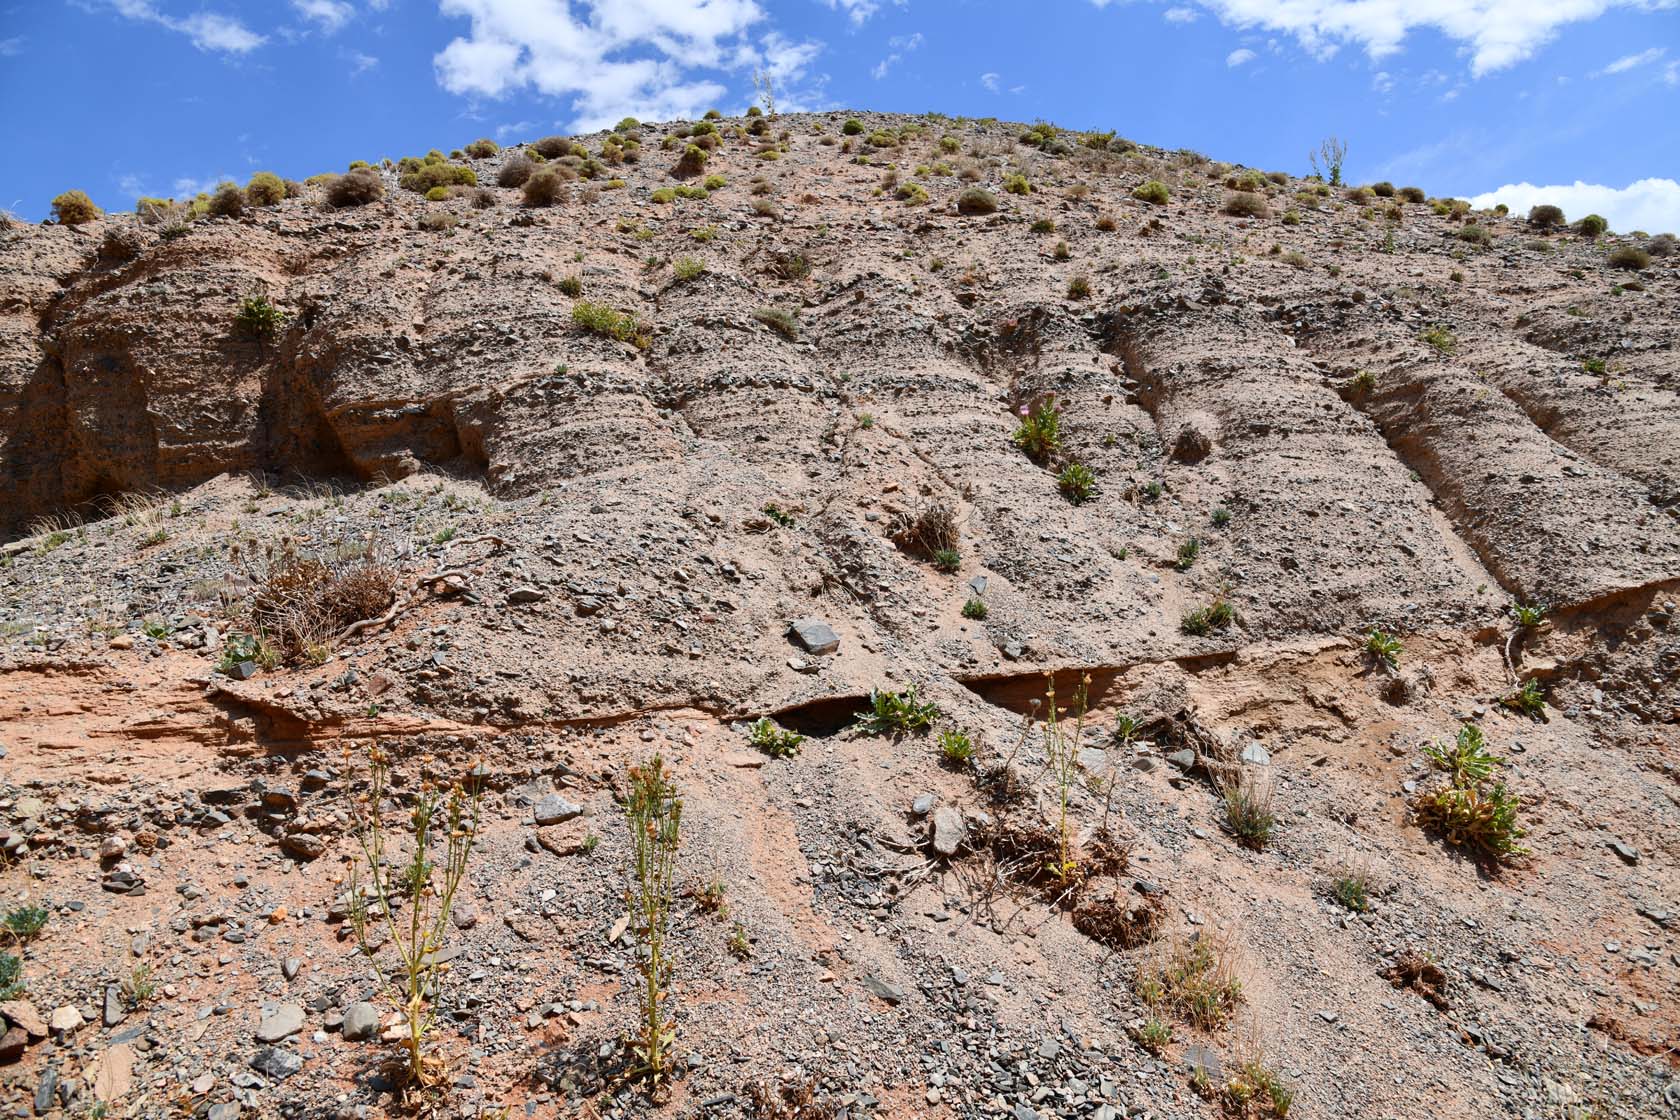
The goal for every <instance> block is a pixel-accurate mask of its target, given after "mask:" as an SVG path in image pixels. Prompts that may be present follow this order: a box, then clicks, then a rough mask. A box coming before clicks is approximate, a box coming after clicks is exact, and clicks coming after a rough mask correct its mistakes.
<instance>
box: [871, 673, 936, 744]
mask: <svg viewBox="0 0 1680 1120" xmlns="http://www.w3.org/2000/svg"><path fill="white" fill-rule="evenodd" d="M855 718H856V719H857V721H858V726H859V727H861V728H862V729H863V730H864V732H865V733H867V734H870V735H891V736H893V737H895V738H896V737H897V736H900V735H920V734H922V733H923V732H925V731H927V730H928V729H929V728H931V727H932V726H933V724H934V721H935V720H937V719H938V718H939V707H938V706H937V705H936V704H934V703H933V701H931V700H928V701H923V700H922V699H921V698H920V697H919V696H917V694H916V686H915V685H913V684H912V685H910V686H909V687H908V688H905V689H904V690H903V691H902V692H888V691H887V690H886V689H882V688H875V689H871V690H870V693H869V710H868V711H863V712H859V713H857V715H856V717H855Z"/></svg>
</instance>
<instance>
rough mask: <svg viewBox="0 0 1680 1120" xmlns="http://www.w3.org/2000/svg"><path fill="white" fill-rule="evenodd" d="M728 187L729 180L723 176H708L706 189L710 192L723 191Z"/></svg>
mask: <svg viewBox="0 0 1680 1120" xmlns="http://www.w3.org/2000/svg"><path fill="white" fill-rule="evenodd" d="M728 185H729V180H728V179H725V178H724V177H723V176H722V175H708V176H706V182H705V187H706V189H707V190H709V191H721V190H722V189H723V188H724V187H727V186H728Z"/></svg>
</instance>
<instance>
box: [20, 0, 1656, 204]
mask: <svg viewBox="0 0 1680 1120" xmlns="http://www.w3.org/2000/svg"><path fill="white" fill-rule="evenodd" d="M7 2H8V0H0V105H3V106H4V112H3V114H0V120H3V123H0V144H3V145H4V150H5V151H7V152H8V153H11V158H8V160H7V161H6V164H5V166H4V168H3V169H0V207H4V208H7V209H9V210H11V211H12V212H14V213H16V214H18V215H20V216H22V217H24V218H27V219H31V220H33V219H37V218H40V217H42V216H43V215H45V214H46V213H47V212H48V207H49V203H50V200H51V198H52V197H53V195H54V194H56V193H57V192H58V191H60V190H63V189H65V188H68V187H80V188H82V189H84V190H86V191H87V192H88V193H89V194H90V195H92V196H93V198H94V200H95V201H97V202H99V203H100V204H102V205H104V206H107V207H111V208H122V209H127V208H130V207H132V205H133V202H134V198H135V197H136V196H137V195H138V194H142V193H144V194H157V195H178V194H184V193H190V192H191V191H193V190H197V189H202V188H203V187H205V186H206V185H210V184H213V183H214V182H215V181H216V180H218V179H219V178H222V177H232V178H236V179H239V180H241V181H243V180H244V179H246V178H248V177H249V176H250V174H251V173H252V172H253V171H257V170H273V171H276V172H279V173H280V174H282V175H285V176H288V177H293V178H302V177H304V176H307V175H310V174H313V173H315V172H318V171H326V170H341V169H343V167H344V166H345V164H346V163H347V162H348V161H350V160H352V159H375V158H379V157H381V156H392V157H397V156H401V155H405V154H413V153H421V152H424V151H425V150H426V149H428V148H431V147H440V148H444V149H446V150H447V149H449V148H451V147H456V146H459V145H461V144H463V143H465V142H467V141H469V140H471V139H473V138H475V137H478V136H491V137H494V138H496V139H498V140H502V141H508V140H520V139H530V138H533V137H536V136H541V135H547V134H550V133H554V132H571V131H575V130H578V129H587V128H595V127H599V126H601V125H602V124H606V123H611V122H612V121H616V120H617V119H618V118H619V117H621V116H624V115H627V114H628V115H633V116H638V117H642V118H645V119H666V118H670V117H678V116H687V117H692V116H697V115H698V114H699V113H701V112H703V111H704V110H705V109H707V108H709V107H711V106H714V105H715V106H717V107H719V108H721V109H723V110H725V111H726V112H734V111H739V110H741V109H742V108H744V107H745V106H746V105H747V104H749V103H750V102H751V100H752V97H753V83H752V74H753V71H754V70H755V69H759V70H766V71H768V72H769V73H771V74H772V75H773V77H774V83H775V87H776V89H777V97H778V101H779V103H780V105H781V107H782V108H784V109H788V108H809V109H826V108H837V107H846V108H871V109H883V110H894V111H903V112H923V111H928V110H938V111H940V112H944V113H948V114H952V115H967V116H997V117H1001V118H1004V119H1011V120H1021V121H1032V120H1035V119H1040V118H1042V119H1045V120H1050V121H1053V122H1055V123H1057V124H1059V125H1062V126H1064V127H1069V128H1102V129H1117V130H1118V131H1119V132H1120V134H1121V135H1124V136H1127V137H1129V138H1131V139H1134V140H1137V141H1141V142H1145V143H1150V144H1159V145H1163V146H1168V147H1187V148H1194V149H1197V150H1199V151H1202V152H1205V153H1207V154H1208V155H1211V156H1213V157H1215V158H1218V159H1225V160H1230V161H1233V162H1239V163H1245V164H1249V165H1253V166H1259V167H1262V168H1266V169H1282V170H1288V171H1293V172H1297V173H1304V172H1305V171H1306V170H1307V165H1306V153H1307V151H1308V149H1309V148H1310V147H1312V146H1313V145H1314V144H1315V143H1316V142H1317V141H1318V140H1319V139H1321V138H1322V137H1324V136H1326V135H1330V134H1334V135H1337V136H1341V137H1343V138H1344V139H1346V141H1347V142H1348V146H1349V155H1348V175H1349V177H1350V178H1351V179H1353V180H1356V181H1370V180H1375V179H1379V178H1381V179H1391V180H1393V181H1395V182H1396V183H1397V184H1407V183H1415V184H1417V185H1419V186H1422V187H1424V188H1425V189H1426V190H1428V191H1429V192H1430V193H1432V194H1437V195H1443V196H1445V195H1454V196H1460V197H1474V198H1477V199H1478V201H1482V202H1483V204H1486V202H1491V201H1493V200H1495V199H1502V200H1505V201H1510V202H1512V203H1513V204H1514V205H1521V206H1523V207H1524V208H1526V206H1527V205H1531V204H1532V201H1537V200H1539V199H1540V198H1541V197H1544V198H1546V199H1548V200H1553V201H1557V202H1558V203H1559V204H1560V205H1562V206H1563V207H1564V209H1565V211H1566V212H1568V213H1570V214H1571V215H1574V214H1579V213H1584V212H1586V210H1588V209H1595V210H1598V211H1600V212H1602V213H1604V214H1606V215H1607V216H1608V217H1609V218H1610V219H1611V224H1612V226H1613V227H1615V228H1618V229H1623V230H1626V229H1630V228H1634V227H1635V226H1638V227H1640V228H1645V229H1648V230H1650V231H1651V232H1656V231H1657V230H1658V229H1677V228H1680V183H1676V182H1675V181H1674V179H1675V177H1676V176H1677V175H1680V0H1626V2H1617V0H1290V2H1288V3H1275V2H1269V0H1159V2H1147V0H1041V2H1039V3H1032V4H1024V3H1016V2H1010V0H993V2H984V0H572V2H571V3H570V4H569V5H568V4H567V3H566V2H565V0H268V2H264V3H249V2H240V0H31V2H30V3H12V4H11V6H9V7H8V6H5V5H6V4H7ZM1484 200H1485V201H1484Z"/></svg>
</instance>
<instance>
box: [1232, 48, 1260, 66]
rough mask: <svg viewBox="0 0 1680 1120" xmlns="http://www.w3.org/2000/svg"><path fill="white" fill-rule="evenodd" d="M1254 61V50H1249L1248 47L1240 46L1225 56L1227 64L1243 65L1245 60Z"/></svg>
mask: <svg viewBox="0 0 1680 1120" xmlns="http://www.w3.org/2000/svg"><path fill="white" fill-rule="evenodd" d="M1253 61H1254V52H1253V51H1251V50H1249V49H1248V48H1247V47H1238V48H1237V49H1236V50H1234V51H1232V52H1231V53H1230V54H1228V55H1226V56H1225V65H1227V66H1241V65H1242V64H1243V63H1245V62H1253Z"/></svg>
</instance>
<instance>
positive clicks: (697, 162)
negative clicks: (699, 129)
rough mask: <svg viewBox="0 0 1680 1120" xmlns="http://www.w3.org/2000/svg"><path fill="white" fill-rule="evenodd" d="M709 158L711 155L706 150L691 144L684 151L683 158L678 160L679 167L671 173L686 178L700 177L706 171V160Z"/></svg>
mask: <svg viewBox="0 0 1680 1120" xmlns="http://www.w3.org/2000/svg"><path fill="white" fill-rule="evenodd" d="M708 158H710V153H709V152H707V151H706V149H705V148H702V147H700V146H699V145H698V144H690V145H689V146H688V147H686V148H684V149H683V154H682V158H680V159H679V160H677V165H676V166H675V167H674V168H672V169H671V173H672V174H673V175H681V176H684V177H687V176H692V175H698V174H700V173H701V172H703V171H705V170H706V160H707V159H708Z"/></svg>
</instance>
